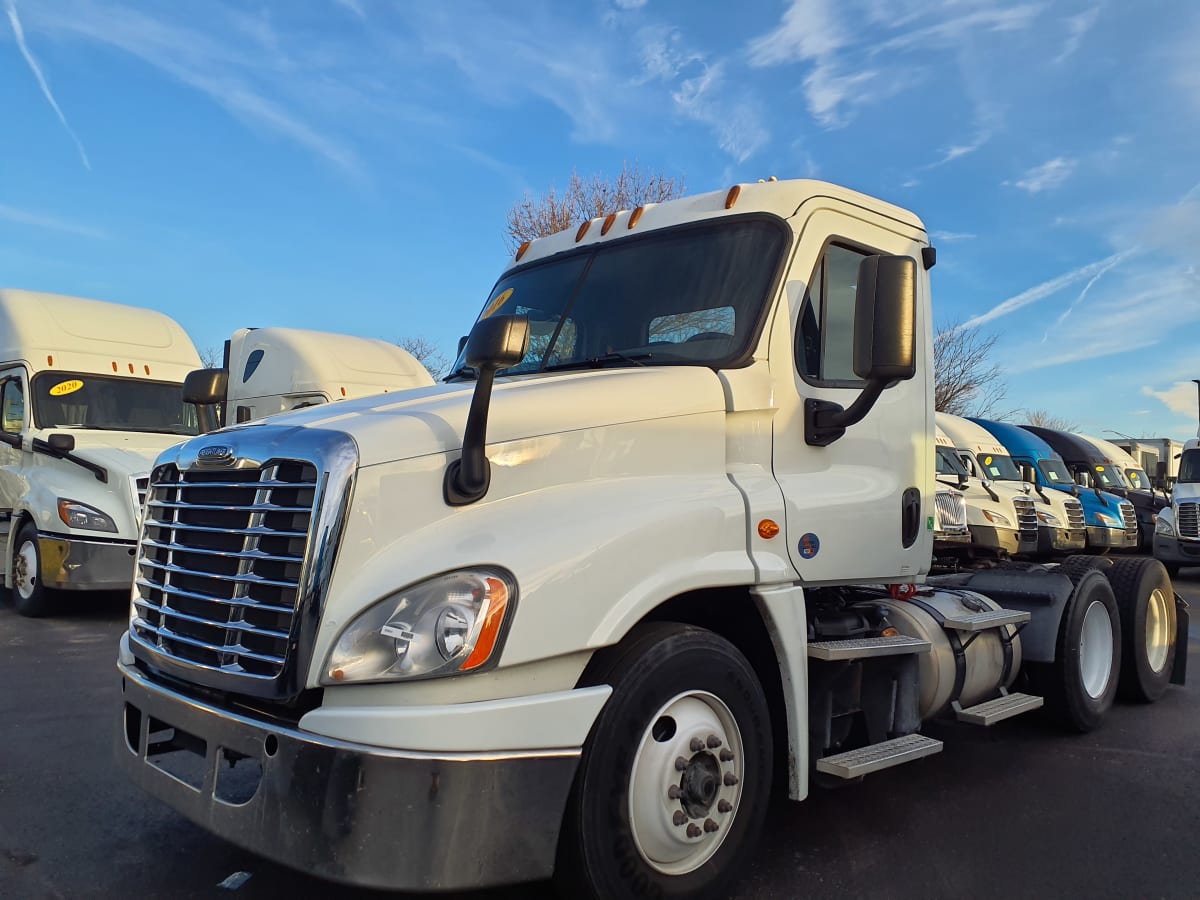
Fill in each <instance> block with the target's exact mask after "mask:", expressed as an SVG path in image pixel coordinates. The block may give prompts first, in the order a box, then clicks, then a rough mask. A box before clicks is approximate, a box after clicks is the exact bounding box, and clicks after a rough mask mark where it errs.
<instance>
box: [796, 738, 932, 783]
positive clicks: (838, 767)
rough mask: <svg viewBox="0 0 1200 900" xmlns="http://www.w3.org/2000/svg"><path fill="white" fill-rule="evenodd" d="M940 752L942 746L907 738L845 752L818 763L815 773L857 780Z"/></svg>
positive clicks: (926, 739) (929, 740)
mask: <svg viewBox="0 0 1200 900" xmlns="http://www.w3.org/2000/svg"><path fill="white" fill-rule="evenodd" d="M941 752H942V742H941V741H937V740H934V739H933V738H930V737H925V735H923V734H906V735H904V737H898V738H892V740H890V741H883V742H882V743H879V744H871V745H869V746H867V747H860V748H858V749H857V750H848V751H847V752H845V753H838V754H837V755H836V756H826V757H823V758H822V759H818V760H817V771H818V772H824V773H825V774H826V775H834V776H836V777H838V778H858V777H859V776H860V775H868V774H870V773H871V772H878V771H879V770H880V769H890V768H891V767H892V766H898V765H900V764H901V763H906V762H912V761H913V760H914V759H920V758H921V757H923V756H931V755H933V754H934V753H941Z"/></svg>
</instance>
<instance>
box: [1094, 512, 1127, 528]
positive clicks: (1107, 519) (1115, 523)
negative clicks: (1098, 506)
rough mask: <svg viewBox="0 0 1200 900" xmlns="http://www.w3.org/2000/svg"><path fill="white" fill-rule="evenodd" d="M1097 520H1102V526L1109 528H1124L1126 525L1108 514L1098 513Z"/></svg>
mask: <svg viewBox="0 0 1200 900" xmlns="http://www.w3.org/2000/svg"><path fill="white" fill-rule="evenodd" d="M1096 518H1098V519H1099V520H1100V524H1101V525H1105V526H1107V527H1109V528H1124V527H1125V523H1124V522H1122V521H1121V520H1120V519H1118V518H1117V517H1116V516H1110V515H1109V514H1108V513H1096Z"/></svg>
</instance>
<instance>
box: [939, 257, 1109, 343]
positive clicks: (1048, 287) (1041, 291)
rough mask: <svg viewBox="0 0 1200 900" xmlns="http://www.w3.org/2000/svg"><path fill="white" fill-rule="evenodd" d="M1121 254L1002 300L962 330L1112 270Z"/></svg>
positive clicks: (982, 323)
mask: <svg viewBox="0 0 1200 900" xmlns="http://www.w3.org/2000/svg"><path fill="white" fill-rule="evenodd" d="M1123 256H1124V254H1123V253H1114V254H1112V255H1111V256H1106V257H1105V258H1104V259H1100V260H1097V261H1096V262H1092V263H1088V264H1087V265H1085V266H1080V267H1079V268H1077V269H1072V270H1071V271H1069V272H1064V273H1063V274H1062V275H1058V276H1056V277H1054V278H1050V279H1048V280H1046V281H1043V282H1042V283H1041V284H1037V285H1034V286H1033V287H1031V288H1029V289H1028V290H1024V291H1021V293H1019V294H1015V295H1014V296H1012V297H1009V298H1008V299H1007V300H1002V301H1000V302H999V303H997V304H996V305H995V306H993V307H992V308H991V309H989V310H988V311H987V312H984V313H980V314H979V315H977V316H975V317H973V318H970V319H968V320H967V321H966V322H964V323H963V324H962V327H963V328H976V327H978V326H980V325H985V324H987V323H988V322H992V321H994V320H996V319H999V318H1001V317H1003V316H1007V315H1008V314H1009V313H1014V312H1016V311H1017V310H1018V309H1022V308H1024V307H1026V306H1028V305H1029V304H1031V303H1037V302H1038V301H1039V300H1044V299H1046V298H1047V297H1052V296H1054V295H1055V294H1057V293H1058V292H1059V291H1061V290H1063V289H1065V288H1068V287H1070V286H1071V285H1073V284H1078V283H1079V282H1080V281H1083V280H1085V279H1088V278H1091V277H1093V276H1094V275H1096V273H1098V272H1100V271H1102V270H1105V269H1107V268H1112V266H1113V265H1114V264H1115V263H1117V262H1120V261H1121V259H1122V258H1123Z"/></svg>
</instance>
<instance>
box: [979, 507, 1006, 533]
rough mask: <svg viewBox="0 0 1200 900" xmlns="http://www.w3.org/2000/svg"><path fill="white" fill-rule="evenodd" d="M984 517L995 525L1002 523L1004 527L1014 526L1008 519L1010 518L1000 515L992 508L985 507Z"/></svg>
mask: <svg viewBox="0 0 1200 900" xmlns="http://www.w3.org/2000/svg"><path fill="white" fill-rule="evenodd" d="M983 517H984V518H985V519H987V520H988V521H989V522H991V523H992V524H993V525H1001V526H1003V527H1004V528H1012V522H1010V521H1008V519H1006V518H1005V517H1004V516H1002V515H1000V513H998V512H992V511H991V510H990V509H985V510H983Z"/></svg>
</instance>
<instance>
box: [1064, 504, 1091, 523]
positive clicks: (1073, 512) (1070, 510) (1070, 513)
mask: <svg viewBox="0 0 1200 900" xmlns="http://www.w3.org/2000/svg"><path fill="white" fill-rule="evenodd" d="M1063 505H1064V506H1066V508H1067V528H1070V529H1072V530H1074V529H1076V528H1085V527H1087V522H1086V521H1085V520H1084V516H1083V504H1082V503H1080V502H1079V501H1078V500H1076V499H1075V498H1074V497H1068V498H1067V499H1065V500H1064V501H1063Z"/></svg>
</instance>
